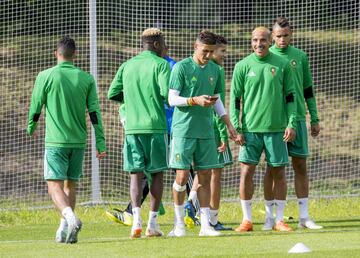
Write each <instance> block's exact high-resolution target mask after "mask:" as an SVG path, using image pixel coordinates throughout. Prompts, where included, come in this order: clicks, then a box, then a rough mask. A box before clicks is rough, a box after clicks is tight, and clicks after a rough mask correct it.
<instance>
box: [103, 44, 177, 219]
mask: <svg viewBox="0 0 360 258" xmlns="http://www.w3.org/2000/svg"><path fill="white" fill-rule="evenodd" d="M167 51H168V48H167V47H166V48H165V49H164V51H163V53H162V55H161V56H163V57H164V58H165V60H166V61H168V62H169V65H170V69H172V68H173V66H174V65H175V64H176V61H175V60H174V59H172V58H171V57H169V56H167ZM164 107H165V115H166V122H167V128H168V135H169V136H170V131H171V130H170V129H171V122H172V116H173V113H174V108H173V107H170V106H169V105H168V104H167V103H166V101H165V103H164ZM119 116H120V121H121V124H122V126H123V127H125V121H126V114H125V105H124V104H121V105H120V107H119ZM148 181H151V176H149V174H145V173H144V176H143V178H142V182H141V188H142V197H141V201H140V202H141V204H142V203H143V202H144V201H145V199H146V197H147V195H148V194H149V183H148ZM158 214H159V215H160V216H161V215H164V214H165V208H164V206H163V204H162V202H161V203H160V206H159V213H158ZM106 215H107V216H108V218H109V219H110V220H112V221H114V222H116V223H120V224H124V225H126V226H132V220H133V214H132V204H131V201H130V202H129V203H128V205H127V207H126V209H125V210H120V209H117V208H113V209H112V210H109V211H106Z"/></svg>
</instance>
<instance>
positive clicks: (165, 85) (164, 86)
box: [158, 62, 170, 100]
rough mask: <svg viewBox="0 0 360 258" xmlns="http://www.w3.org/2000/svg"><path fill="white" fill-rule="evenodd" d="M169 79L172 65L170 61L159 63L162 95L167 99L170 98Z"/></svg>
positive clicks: (159, 80) (159, 82) (159, 81)
mask: <svg viewBox="0 0 360 258" xmlns="http://www.w3.org/2000/svg"><path fill="white" fill-rule="evenodd" d="M169 81H170V65H169V63H168V62H163V63H161V64H159V67H158V84H159V87H160V95H161V96H163V97H164V99H165V100H167V99H168V94H169Z"/></svg>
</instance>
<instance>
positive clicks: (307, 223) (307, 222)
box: [298, 218, 323, 229]
mask: <svg viewBox="0 0 360 258" xmlns="http://www.w3.org/2000/svg"><path fill="white" fill-rule="evenodd" d="M298 228H308V229H322V228H323V227H322V226H320V225H316V224H315V222H314V221H313V220H311V219H309V218H305V219H300V221H299V225H298Z"/></svg>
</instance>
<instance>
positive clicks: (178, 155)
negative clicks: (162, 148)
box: [175, 153, 181, 161]
mask: <svg viewBox="0 0 360 258" xmlns="http://www.w3.org/2000/svg"><path fill="white" fill-rule="evenodd" d="M175 160H176V161H180V160H181V156H180V153H177V154H176V155H175Z"/></svg>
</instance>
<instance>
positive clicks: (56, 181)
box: [27, 37, 106, 244]
mask: <svg viewBox="0 0 360 258" xmlns="http://www.w3.org/2000/svg"><path fill="white" fill-rule="evenodd" d="M75 50H76V45H75V41H74V40H73V39H71V38H69V37H63V38H61V39H60V41H59V42H58V45H57V49H56V51H55V56H56V58H57V62H58V64H57V65H56V66H54V67H52V68H50V69H47V70H45V71H42V72H40V73H39V75H38V76H37V78H36V81H35V86H34V89H33V93H32V97H31V105H30V111H29V119H28V127H27V132H28V134H29V135H33V134H34V131H35V129H36V126H37V122H38V120H39V117H40V114H41V109H42V107H43V105H45V110H46V120H45V122H46V133H45V155H44V178H45V180H46V181H47V185H48V192H49V195H50V197H51V199H52V201H53V203H54V205H55V207H56V208H57V209H58V210H59V211H60V213H61V215H62V217H61V220H60V226H59V228H58V230H57V232H56V237H55V241H56V242H59V243H71V244H72V243H76V242H77V240H78V239H77V236H78V233H79V231H80V229H81V226H82V223H81V221H80V220H79V219H78V218H77V216H76V215H75V213H74V210H75V203H76V183H77V181H79V179H80V177H81V176H82V166H83V158H84V151H85V147H86V138H87V132H86V117H85V111H86V109H87V111H88V113H89V116H90V120H91V123H92V125H93V127H94V129H95V136H96V149H97V155H96V157H97V158H98V159H101V158H103V157H105V154H106V153H105V151H106V148H105V138H104V132H103V128H102V121H101V114H100V108H99V102H98V97H97V93H96V84H95V81H94V78H93V77H92V76H91V75H90V74H88V73H86V72H84V71H82V70H81V69H79V68H78V67H76V66H75V65H74V64H73V60H74V58H75V54H76V53H75Z"/></svg>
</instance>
